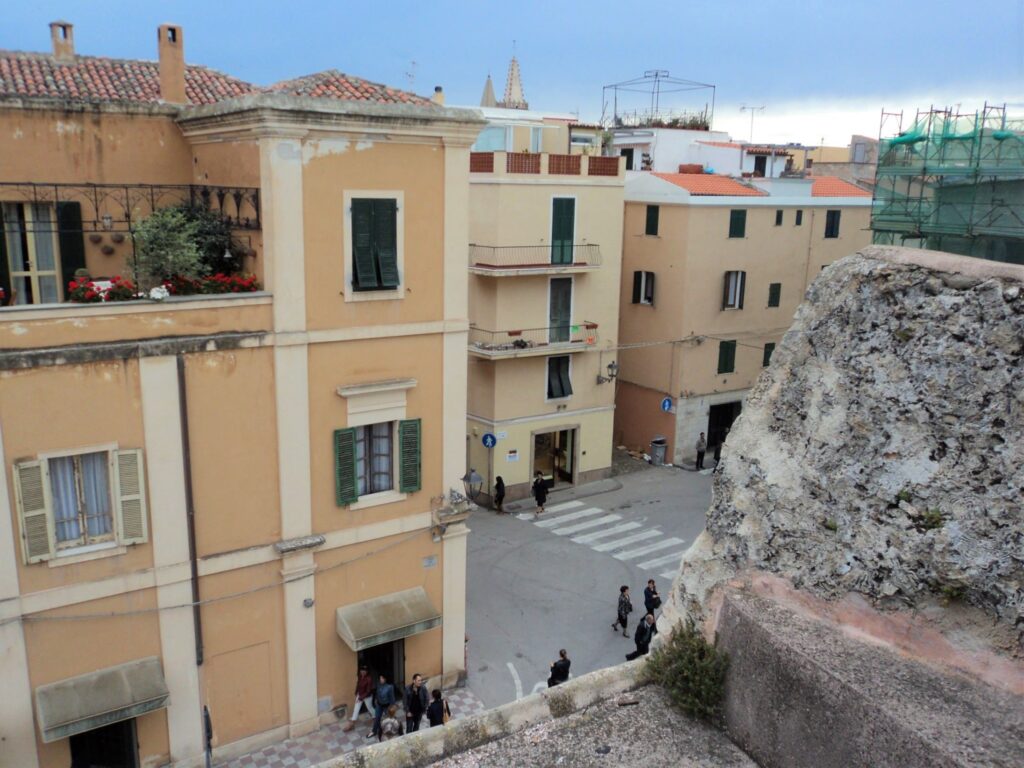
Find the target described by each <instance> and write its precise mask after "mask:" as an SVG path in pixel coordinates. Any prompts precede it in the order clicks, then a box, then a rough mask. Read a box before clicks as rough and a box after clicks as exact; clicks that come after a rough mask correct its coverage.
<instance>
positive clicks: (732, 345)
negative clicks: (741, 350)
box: [718, 341, 736, 373]
mask: <svg viewBox="0 0 1024 768" xmlns="http://www.w3.org/2000/svg"><path fill="white" fill-rule="evenodd" d="M735 369H736V342H735V341H720V342H718V372H719V373H732V372H733V371H734V370H735Z"/></svg>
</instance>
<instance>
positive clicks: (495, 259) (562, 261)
mask: <svg viewBox="0 0 1024 768" xmlns="http://www.w3.org/2000/svg"><path fill="white" fill-rule="evenodd" d="M469 263H470V265H471V266H472V267H474V268H475V269H478V270H480V271H484V270H506V269H521V270H549V269H566V268H568V269H573V268H575V269H583V268H586V267H599V266H601V247H600V246H599V245H597V244H596V243H583V244H576V243H565V244H562V245H476V244H473V243H471V244H470V246H469Z"/></svg>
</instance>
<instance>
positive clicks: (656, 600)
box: [644, 579, 661, 614]
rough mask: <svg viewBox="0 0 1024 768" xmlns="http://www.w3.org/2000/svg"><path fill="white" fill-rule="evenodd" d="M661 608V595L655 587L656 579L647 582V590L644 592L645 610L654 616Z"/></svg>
mask: <svg viewBox="0 0 1024 768" xmlns="http://www.w3.org/2000/svg"><path fill="white" fill-rule="evenodd" d="M660 607H661V595H659V594H658V588H657V587H656V586H654V579H648V580H647V588H646V589H645V590H644V610H646V611H647V613H650V614H653V613H654V612H655V611H656V610H658V609H659V608H660Z"/></svg>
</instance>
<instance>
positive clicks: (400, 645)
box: [358, 639, 405, 689]
mask: <svg viewBox="0 0 1024 768" xmlns="http://www.w3.org/2000/svg"><path fill="white" fill-rule="evenodd" d="M358 663H359V666H360V667H366V668H367V669H368V670H370V677H371V678H373V682H374V684H375V685H376V683H377V679H378V677H379V676H380V675H385V676H386V677H387V678H388V682H390V683H394V685H395V688H396V689H398V687H399V686H403V685H405V640H404V639H398V640H392V641H391V642H390V643H381V644H380V645H375V646H373V647H372V648H364V649H363V650H361V651H360V652H359V656H358Z"/></svg>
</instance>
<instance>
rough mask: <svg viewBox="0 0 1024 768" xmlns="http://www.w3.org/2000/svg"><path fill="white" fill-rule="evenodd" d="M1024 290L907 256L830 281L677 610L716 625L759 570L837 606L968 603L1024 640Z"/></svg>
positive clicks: (1000, 272)
mask: <svg viewBox="0 0 1024 768" xmlns="http://www.w3.org/2000/svg"><path fill="white" fill-rule="evenodd" d="M1022 284H1024V268H1021V267H1015V266H1011V265H1006V264H996V263H993V262H986V261H981V260H976V259H969V258H962V257H956V256H951V255H949V254H942V253H935V252H930V251H911V250H908V249H900V248H885V247H875V246H872V247H868V248H865V249H863V250H862V251H860V252H858V253H857V254H854V255H852V256H849V257H847V258H845V259H842V260H840V261H838V262H835V263H834V264H832V265H831V266H830V267H828V268H826V269H825V270H824V271H823V272H822V274H821V276H820V277H819V278H818V280H817V281H816V282H815V283H814V284H813V285H812V286H811V288H810V289H809V290H808V293H807V296H806V298H805V301H804V303H803V304H802V305H801V307H800V308H799V310H798V311H797V314H796V317H795V320H794V323H793V325H792V327H791V328H790V330H789V332H788V333H787V334H786V336H785V338H784V339H783V341H782V343H781V344H780V346H779V347H778V349H776V351H775V355H774V357H773V359H772V365H771V367H770V368H769V369H767V370H766V371H765V373H764V374H763V375H762V376H761V378H760V379H759V381H758V383H757V384H756V386H755V387H754V388H753V389H752V390H751V392H750V394H749V395H748V397H747V401H746V407H745V408H744V411H743V414H742V415H741V416H740V418H739V420H738V421H737V423H736V425H735V426H734V428H733V430H732V432H731V434H730V435H729V439H728V443H727V444H726V447H725V450H724V452H723V459H724V460H723V466H722V468H721V469H720V470H718V471H716V473H715V479H714V498H713V502H712V506H711V509H710V511H709V513H708V519H707V528H706V530H705V532H704V533H703V534H702V535H701V537H700V538H699V539H698V540H697V541H696V542H695V544H694V546H693V547H692V548H691V549H690V551H689V552H688V553H687V555H686V557H685V558H684V560H683V568H682V573H681V576H680V579H679V581H678V582H677V586H676V590H675V596H676V601H677V604H676V606H675V607H676V608H677V609H678V610H681V611H682V612H683V613H686V614H689V615H692V616H696V617H698V618H701V617H704V616H705V615H706V614H707V612H708V610H707V606H708V602H707V601H708V599H709V596H710V594H711V591H712V590H713V589H714V588H715V587H716V586H718V585H720V584H722V583H723V582H725V581H727V580H729V579H732V578H733V577H734V576H736V575H737V574H738V573H740V572H741V571H745V570H749V569H754V570H761V571H768V572H772V573H776V574H778V575H780V576H783V577H785V578H786V579H788V580H790V581H791V582H792V583H793V584H794V585H795V586H796V587H798V588H802V589H806V590H810V591H811V592H813V593H815V594H818V595H820V596H823V597H826V598H836V597H839V596H841V595H843V594H846V593H849V592H857V593H861V594H864V595H867V596H869V597H870V598H873V599H874V600H875V601H877V603H878V604H880V605H883V606H887V605H894V606H897V607H898V606H906V605H910V606H917V605H919V604H923V603H925V602H928V601H932V602H934V601H937V600H947V601H954V600H956V601H960V600H963V601H967V602H969V603H971V604H973V605H975V606H978V607H979V608H982V609H984V610H985V611H987V612H988V613H989V614H990V615H991V616H993V617H994V618H995V619H996V621H997V622H999V623H1001V624H1002V625H1003V626H1004V627H1008V628H1015V629H1016V632H1017V642H1018V643H1020V642H1021V640H1022V637H1024V296H1022ZM1017 650H1018V651H1019V650H1020V648H1018V649H1017Z"/></svg>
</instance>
